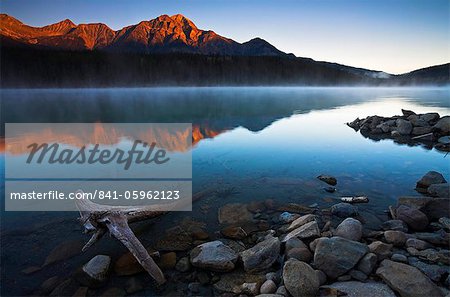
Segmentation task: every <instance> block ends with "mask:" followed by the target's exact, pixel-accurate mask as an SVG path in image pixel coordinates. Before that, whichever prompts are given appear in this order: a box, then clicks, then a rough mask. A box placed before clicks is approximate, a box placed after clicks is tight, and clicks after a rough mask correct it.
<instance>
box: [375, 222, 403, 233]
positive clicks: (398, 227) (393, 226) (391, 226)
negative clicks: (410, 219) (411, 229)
mask: <svg viewBox="0 0 450 297" xmlns="http://www.w3.org/2000/svg"><path fill="white" fill-rule="evenodd" d="M381 228H383V230H385V231H387V230H394V231H402V232H405V233H407V232H408V225H406V223H405V222H403V221H401V220H389V221H385V222H383V223H382V224H381Z"/></svg>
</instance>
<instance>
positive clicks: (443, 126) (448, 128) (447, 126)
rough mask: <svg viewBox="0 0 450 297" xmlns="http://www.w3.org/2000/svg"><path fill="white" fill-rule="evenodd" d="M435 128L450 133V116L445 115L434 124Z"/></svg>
mask: <svg viewBox="0 0 450 297" xmlns="http://www.w3.org/2000/svg"><path fill="white" fill-rule="evenodd" d="M433 128H434V129H436V130H439V131H440V132H441V133H443V134H448V133H450V116H444V117H442V118H440V120H439V121H438V122H437V123H436V125H434V126H433Z"/></svg>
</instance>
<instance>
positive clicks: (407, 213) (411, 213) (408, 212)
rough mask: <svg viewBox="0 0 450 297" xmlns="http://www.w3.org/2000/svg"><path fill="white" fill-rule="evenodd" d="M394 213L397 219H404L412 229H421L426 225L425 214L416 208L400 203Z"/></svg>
mask: <svg viewBox="0 0 450 297" xmlns="http://www.w3.org/2000/svg"><path fill="white" fill-rule="evenodd" d="M395 214H396V216H397V219H399V220H402V221H404V222H405V223H406V224H407V225H408V227H410V228H411V229H413V230H417V231H421V230H424V229H425V228H426V227H427V226H428V223H429V222H428V218H427V216H426V215H425V214H424V213H423V212H421V211H420V210H418V209H414V208H411V207H408V206H406V205H400V206H399V207H397V209H396V211H395Z"/></svg>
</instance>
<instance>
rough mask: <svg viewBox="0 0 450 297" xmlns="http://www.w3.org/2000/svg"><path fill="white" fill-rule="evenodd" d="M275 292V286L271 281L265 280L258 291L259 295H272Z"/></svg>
mask: <svg viewBox="0 0 450 297" xmlns="http://www.w3.org/2000/svg"><path fill="white" fill-rule="evenodd" d="M276 290H277V285H276V284H275V282H274V281H272V280H266V281H265V282H264V283H263V284H262V285H261V288H260V289H259V293H260V294H272V293H274V292H275V291H276Z"/></svg>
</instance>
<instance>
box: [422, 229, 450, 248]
mask: <svg viewBox="0 0 450 297" xmlns="http://www.w3.org/2000/svg"><path fill="white" fill-rule="evenodd" d="M415 236H416V237H417V238H418V239H421V240H425V241H427V242H429V243H432V244H435V245H448V244H449V234H448V233H445V232H439V231H438V232H435V233H429V232H420V233H419V232H418V233H415Z"/></svg>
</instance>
